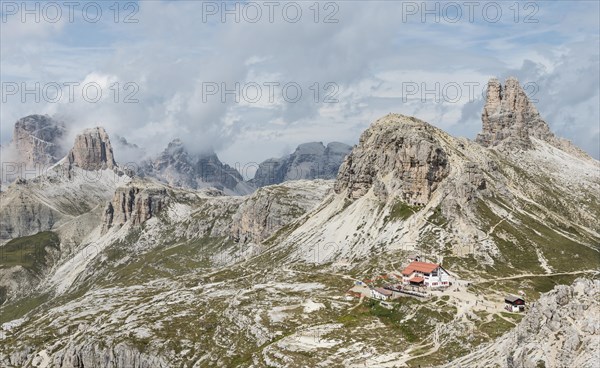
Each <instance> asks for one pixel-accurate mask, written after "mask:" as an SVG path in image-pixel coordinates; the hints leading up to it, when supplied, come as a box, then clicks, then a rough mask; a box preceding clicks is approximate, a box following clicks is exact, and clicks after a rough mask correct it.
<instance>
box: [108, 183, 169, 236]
mask: <svg viewBox="0 0 600 368" xmlns="http://www.w3.org/2000/svg"><path fill="white" fill-rule="evenodd" d="M168 203H169V196H168V193H167V190H166V189H165V188H164V187H162V186H158V185H149V184H148V183H142V182H139V183H133V182H132V183H130V184H128V185H127V186H126V187H120V188H117V190H116V191H115V194H114V196H113V199H112V201H111V202H108V204H107V205H106V208H105V209H104V218H103V226H104V230H106V229H109V228H111V227H112V226H123V225H124V224H125V223H127V222H130V223H131V224H132V225H140V224H142V223H144V222H146V221H147V220H149V219H150V218H152V217H154V216H156V215H157V214H158V213H159V212H160V211H162V210H163V209H164V208H165V207H166V206H167V204H168Z"/></svg>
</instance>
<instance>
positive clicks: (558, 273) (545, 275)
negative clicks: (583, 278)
mask: <svg viewBox="0 0 600 368" xmlns="http://www.w3.org/2000/svg"><path fill="white" fill-rule="evenodd" d="M584 273H600V271H598V270H585V271H571V272H556V273H541V274H540V273H525V274H521V275H516V276H507V277H497V278H494V279H486V280H478V281H473V282H472V283H473V284H484V283H486V282H491V281H499V280H514V279H520V278H523V277H548V276H563V275H579V274H584Z"/></svg>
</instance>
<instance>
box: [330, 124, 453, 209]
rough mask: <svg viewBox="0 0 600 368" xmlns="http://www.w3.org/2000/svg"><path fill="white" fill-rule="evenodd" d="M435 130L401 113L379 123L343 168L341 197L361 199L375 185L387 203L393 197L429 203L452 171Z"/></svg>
mask: <svg viewBox="0 0 600 368" xmlns="http://www.w3.org/2000/svg"><path fill="white" fill-rule="evenodd" d="M435 130H436V128H434V127H433V126H431V125H429V124H427V123H425V122H423V121H419V120H417V119H414V118H409V117H404V116H401V115H392V114H390V115H388V116H386V117H384V118H382V119H379V120H378V121H376V122H375V123H374V124H373V125H371V127H370V128H369V129H367V130H366V131H365V132H364V133H363V134H362V135H361V137H360V140H359V143H358V146H357V147H356V148H355V149H354V150H353V151H352V153H351V154H350V155H349V156H347V158H346V160H345V161H344V163H343V165H342V166H341V168H340V171H339V174H338V178H337V181H336V184H335V191H336V193H342V192H346V193H347V195H348V197H350V198H352V199H358V198H360V197H362V196H364V195H365V194H366V193H367V192H368V191H369V189H371V188H372V187H373V188H374V190H375V195H376V196H377V197H379V198H380V199H381V200H382V201H383V202H385V201H386V199H387V197H388V196H390V197H400V198H402V199H403V200H404V201H405V202H406V203H408V204H410V205H425V204H426V203H427V202H429V199H430V198H431V194H432V193H433V191H435V190H436V188H437V186H438V184H439V183H440V182H441V181H442V180H443V179H444V178H445V177H446V176H448V173H449V171H450V167H449V164H448V158H447V153H446V152H445V151H444V149H443V148H442V147H441V146H440V145H439V144H438V143H437V142H436V141H435V139H434V137H433V133H434V131H435ZM384 178H385V180H384ZM388 178H389V180H387V179H388Z"/></svg>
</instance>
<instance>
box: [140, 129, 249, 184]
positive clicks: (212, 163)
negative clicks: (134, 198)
mask: <svg viewBox="0 0 600 368" xmlns="http://www.w3.org/2000/svg"><path fill="white" fill-rule="evenodd" d="M140 171H141V174H142V175H145V176H151V177H154V178H157V179H159V180H160V181H163V182H166V183H168V184H169V185H172V186H177V187H182V188H190V189H199V188H206V187H215V188H217V189H219V190H222V191H224V192H225V193H227V194H238V195H239V194H242V195H243V194H249V193H251V192H252V191H253V188H251V187H250V186H249V185H248V184H246V183H245V182H244V179H243V178H242V176H241V175H240V173H239V172H238V171H237V170H236V169H234V168H232V167H231V166H229V165H227V164H223V163H222V162H221V161H220V160H219V157H217V155H216V154H215V153H214V152H212V151H211V152H207V153H200V154H191V153H189V152H188V151H187V150H186V148H185V146H184V145H183V142H182V141H181V140H180V139H175V140H173V141H171V142H170V143H169V145H168V146H167V148H165V150H164V151H162V152H161V153H160V154H159V155H158V157H156V158H155V159H152V160H146V161H145V162H144V163H143V164H142V165H141V168H140Z"/></svg>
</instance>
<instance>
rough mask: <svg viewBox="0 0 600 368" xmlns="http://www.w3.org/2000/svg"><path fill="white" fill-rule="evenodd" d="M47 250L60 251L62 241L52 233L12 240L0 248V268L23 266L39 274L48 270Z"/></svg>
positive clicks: (46, 232) (45, 232) (47, 232)
mask: <svg viewBox="0 0 600 368" xmlns="http://www.w3.org/2000/svg"><path fill="white" fill-rule="evenodd" d="M46 248H53V249H56V250H60V239H59V238H58V235H56V234H55V233H53V232H52V231H44V232H41V233H37V234H35V235H31V236H24V237H21V238H16V239H12V240H11V241H9V242H8V243H6V245H4V246H3V247H0V268H10V267H14V266H23V267H24V268H26V269H28V270H30V271H33V272H35V273H38V272H40V271H41V270H43V269H44V268H46V256H47V254H48V252H47V249H46Z"/></svg>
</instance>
